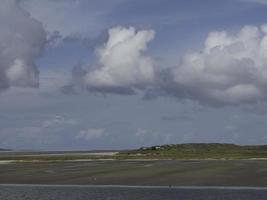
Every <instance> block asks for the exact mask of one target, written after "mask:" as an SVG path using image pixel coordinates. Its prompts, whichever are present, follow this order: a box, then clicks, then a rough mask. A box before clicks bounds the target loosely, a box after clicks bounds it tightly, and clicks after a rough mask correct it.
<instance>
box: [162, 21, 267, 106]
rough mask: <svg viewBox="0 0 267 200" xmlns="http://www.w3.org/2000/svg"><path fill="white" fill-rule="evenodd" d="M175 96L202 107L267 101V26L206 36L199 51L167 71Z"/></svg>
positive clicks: (213, 33) (170, 88)
mask: <svg viewBox="0 0 267 200" xmlns="http://www.w3.org/2000/svg"><path fill="white" fill-rule="evenodd" d="M170 76H171V77H172V78H171V79H172V82H171V84H172V85H171V87H170V86H167V87H168V88H167V90H169V91H170V92H172V93H173V94H174V95H176V96H179V97H185V98H190V99H195V100H198V101H200V102H202V103H204V104H213V105H219V104H223V105H237V104H250V103H257V102H258V101H266V100H267V93H266V92H267V91H266V88H267V25H263V26H261V27H260V28H258V27H255V26H245V27H243V28H242V29H241V30H240V32H238V33H237V34H234V35H232V34H228V33H227V32H225V31H223V32H211V33H209V35H208V37H207V39H206V41H205V45H204V48H203V49H202V50H201V51H200V52H196V53H191V54H187V55H185V56H183V58H182V61H181V62H180V63H179V64H178V65H177V66H176V67H174V68H173V69H171V70H170Z"/></svg>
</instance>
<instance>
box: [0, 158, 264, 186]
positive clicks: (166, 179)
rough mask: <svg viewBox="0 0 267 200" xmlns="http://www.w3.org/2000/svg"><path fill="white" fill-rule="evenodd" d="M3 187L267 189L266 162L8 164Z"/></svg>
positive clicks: (2, 170) (0, 179)
mask: <svg viewBox="0 0 267 200" xmlns="http://www.w3.org/2000/svg"><path fill="white" fill-rule="evenodd" d="M0 184H61V185H62V184H63V185H143V186H151V185H153V186H168V187H172V186H238V187H267V161H266V160H91V161H67V162H65V161H60V162H58V161H57V162H54V161H48V162H39V161H38V162H34V161H27V162H11V163H8V162H5V163H3V164H0Z"/></svg>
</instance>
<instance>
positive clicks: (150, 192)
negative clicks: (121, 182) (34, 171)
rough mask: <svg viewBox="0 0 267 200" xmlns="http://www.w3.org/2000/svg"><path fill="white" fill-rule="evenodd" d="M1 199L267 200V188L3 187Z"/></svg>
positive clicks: (0, 193)
mask: <svg viewBox="0 0 267 200" xmlns="http://www.w3.org/2000/svg"><path fill="white" fill-rule="evenodd" d="M0 199H1V200H144V199H145V200H213V199H215V200H266V199H267V190H266V189H260V188H258V189H249V188H243V189H237V188H228V189H222V188H220V189H218V188H217V189H215V188H167V187H165V188H163V187H144V188H142V187H116V186H114V187H109V186H101V187H97V186H84V187H83V186H41V185H39V186H38V185H28V186H22V185H12V186H11V185H1V186H0Z"/></svg>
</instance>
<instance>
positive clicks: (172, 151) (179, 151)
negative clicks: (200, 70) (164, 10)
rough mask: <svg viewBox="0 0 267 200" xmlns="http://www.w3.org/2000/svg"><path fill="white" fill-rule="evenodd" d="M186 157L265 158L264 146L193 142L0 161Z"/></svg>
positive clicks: (15, 155) (5, 155)
mask: <svg viewBox="0 0 267 200" xmlns="http://www.w3.org/2000/svg"><path fill="white" fill-rule="evenodd" d="M108 159H112V160H136V159H157V160H168V159H172V160H176V159H177V160H188V159H200V160H201V159H225V160H230V159H233V160H237V159H267V145H262V146H239V145H235V144H218V143H206V144H205V143H193V144H173V145H163V146H152V147H147V148H144V147H143V148H140V149H137V150H129V151H121V152H118V153H110V152H102V153H92V152H2V153H0V161H8V160H12V161H18V162H33V161H35V162H41V161H42V162H50V161H51V162H56V161H57V162H60V161H74V160H76V161H77V160H78V161H79V160H85V161H86V160H108Z"/></svg>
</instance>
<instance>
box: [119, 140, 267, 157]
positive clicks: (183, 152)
mask: <svg viewBox="0 0 267 200" xmlns="http://www.w3.org/2000/svg"><path fill="white" fill-rule="evenodd" d="M120 155H121V156H122V157H123V156H125V157H126V158H136V157H138V158H162V159H163V158H166V159H167V158H169V159H253V158H258V159H259V158H263V159H264V158H267V145H262V146H240V145H235V144H218V143H209V144H204V143H199V144H197V143H193V144H174V145H163V146H152V147H148V148H140V149H138V150H132V151H128V152H122V153H121V154H120Z"/></svg>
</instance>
